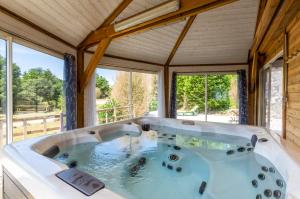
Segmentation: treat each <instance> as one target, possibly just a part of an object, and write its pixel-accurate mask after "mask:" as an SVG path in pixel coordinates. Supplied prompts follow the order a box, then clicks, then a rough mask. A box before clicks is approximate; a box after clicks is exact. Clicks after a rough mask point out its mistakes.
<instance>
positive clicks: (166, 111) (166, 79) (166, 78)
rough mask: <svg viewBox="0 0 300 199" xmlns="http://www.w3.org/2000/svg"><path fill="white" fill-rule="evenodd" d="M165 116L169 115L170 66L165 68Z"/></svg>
mask: <svg viewBox="0 0 300 199" xmlns="http://www.w3.org/2000/svg"><path fill="white" fill-rule="evenodd" d="M164 93H165V117H169V66H167V65H166V66H165V69H164Z"/></svg>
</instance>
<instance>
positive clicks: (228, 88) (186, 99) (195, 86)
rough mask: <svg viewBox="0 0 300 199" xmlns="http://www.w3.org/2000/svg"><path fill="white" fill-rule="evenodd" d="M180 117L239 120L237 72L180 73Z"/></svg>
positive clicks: (224, 121) (199, 119)
mask: <svg viewBox="0 0 300 199" xmlns="http://www.w3.org/2000/svg"><path fill="white" fill-rule="evenodd" d="M176 89H177V90H176V92H177V94H176V102H177V118H179V119H191V120H198V121H211V122H222V123H238V94H237V93H238V88H237V74H233V73H232V74H221V73H220V74H219V73H216V74H211V73H204V74H197V75H178V77H177V88H176Z"/></svg>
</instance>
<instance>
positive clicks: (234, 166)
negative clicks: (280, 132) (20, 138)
mask: <svg viewBox="0 0 300 199" xmlns="http://www.w3.org/2000/svg"><path fill="white" fill-rule="evenodd" d="M151 129H152V130H154V131H148V132H143V133H142V135H141V136H140V137H130V136H128V135H126V136H122V137H119V138H117V139H113V140H111V141H107V142H102V143H98V142H89V143H84V144H78V145H74V146H70V147H67V148H63V149H61V151H60V153H59V154H58V155H56V156H55V157H54V159H56V160H58V161H60V162H62V163H65V164H70V163H71V162H72V161H76V162H77V164H76V168H77V169H79V170H81V171H84V172H86V173H89V174H91V175H93V176H95V177H96V178H98V179H99V180H101V181H102V182H104V183H105V186H106V188H108V189H110V190H112V191H114V192H116V193H118V194H119V195H121V196H123V197H124V198H128V199H153V198H155V199H166V198H170V199H171V198H172V199H200V198H201V199H202V198H203V199H254V198H258V199H259V198H269V197H272V198H285V182H284V181H283V178H282V177H281V175H280V174H279V172H278V171H277V170H276V168H275V167H274V166H273V165H272V163H270V162H269V161H268V160H267V159H265V158H264V157H262V156H260V155H258V154H256V153H254V152H253V147H252V146H251V144H250V142H249V140H248V139H246V138H242V137H235V136H230V135H221V134H213V133H199V132H191V131H185V130H180V129H174V128H169V127H162V126H151ZM195 134H196V135H197V136H195ZM192 135H193V136H192ZM73 166H74V165H73ZM204 182H205V183H206V186H202V188H204V189H202V188H200V187H201V184H202V183H203V184H205V183H204ZM259 196H261V197H259Z"/></svg>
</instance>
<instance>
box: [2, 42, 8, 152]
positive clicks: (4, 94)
mask: <svg viewBox="0 0 300 199" xmlns="http://www.w3.org/2000/svg"><path fill="white" fill-rule="evenodd" d="M6 57H7V56H6V40H4V39H1V38H0V148H1V147H2V146H3V145H5V143H6V137H7V133H6V132H7V130H6V126H7V125H6V121H7V120H6V93H7V92H6V69H7V67H6V63H7V61H6Z"/></svg>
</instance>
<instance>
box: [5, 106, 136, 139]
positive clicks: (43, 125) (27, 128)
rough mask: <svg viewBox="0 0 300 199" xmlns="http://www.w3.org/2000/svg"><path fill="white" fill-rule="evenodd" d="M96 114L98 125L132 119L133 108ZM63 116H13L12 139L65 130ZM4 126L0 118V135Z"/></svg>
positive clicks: (105, 109) (105, 110)
mask: <svg viewBox="0 0 300 199" xmlns="http://www.w3.org/2000/svg"><path fill="white" fill-rule="evenodd" d="M96 113H97V119H98V120H97V121H98V123H100V124H106V123H110V122H116V121H120V120H125V119H130V118H134V113H133V106H122V107H113V108H104V109H97V110H96ZM101 113H103V114H102V117H99V116H100V114H101ZM65 116H66V115H65V114H64V113H56V114H45V115H40V116H39V115H38V116H26V115H22V116H21V115H17V116H14V118H13V138H14V140H22V139H25V138H27V137H34V136H35V134H36V135H44V134H48V133H52V132H55V131H63V130H65V122H64V118H65ZM103 116H104V117H103ZM5 125H6V120H5V118H0V131H1V133H3V132H4V131H3V129H4V128H5ZM1 133H0V134H1ZM5 136H6V135H5V133H4V134H2V136H1V135H0V142H1V139H3V138H5ZM16 138H17V139H16ZM1 143H2V142H1Z"/></svg>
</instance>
